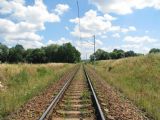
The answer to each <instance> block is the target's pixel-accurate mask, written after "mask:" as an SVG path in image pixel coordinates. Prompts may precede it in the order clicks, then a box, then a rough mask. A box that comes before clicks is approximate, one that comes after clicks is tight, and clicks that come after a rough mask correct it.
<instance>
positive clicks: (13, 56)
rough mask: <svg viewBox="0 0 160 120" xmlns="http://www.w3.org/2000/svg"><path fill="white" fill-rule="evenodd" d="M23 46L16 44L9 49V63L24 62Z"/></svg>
mask: <svg viewBox="0 0 160 120" xmlns="http://www.w3.org/2000/svg"><path fill="white" fill-rule="evenodd" d="M24 52H25V50H24V48H23V46H22V45H16V46H15V47H12V48H11V49H9V55H8V61H9V62H10V63H18V62H24Z"/></svg>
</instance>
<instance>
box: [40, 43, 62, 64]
mask: <svg viewBox="0 0 160 120" xmlns="http://www.w3.org/2000/svg"><path fill="white" fill-rule="evenodd" d="M59 47H60V46H59V45H56V44H52V45H49V46H47V47H44V48H43V49H44V51H45V53H46V61H47V62H58V57H57V56H58V54H57V53H58V48H59Z"/></svg>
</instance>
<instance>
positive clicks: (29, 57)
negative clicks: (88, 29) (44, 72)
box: [0, 43, 81, 63]
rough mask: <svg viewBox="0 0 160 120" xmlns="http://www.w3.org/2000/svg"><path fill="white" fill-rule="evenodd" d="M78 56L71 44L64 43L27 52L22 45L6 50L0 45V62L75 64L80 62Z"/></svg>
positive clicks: (78, 53) (5, 47)
mask: <svg viewBox="0 0 160 120" xmlns="http://www.w3.org/2000/svg"><path fill="white" fill-rule="evenodd" d="M80 55H81V54H80V52H79V51H78V50H77V49H76V48H75V47H74V46H72V44H71V43H65V44H63V45H61V46H59V45H56V44H52V45H49V46H47V47H42V48H36V49H27V50H25V49H24V48H23V46H22V45H16V46H15V47H12V48H10V49H8V48H7V46H5V45H2V44H1V43H0V62H9V63H19V62H28V63H48V62H67V63H76V62H79V61H80Z"/></svg>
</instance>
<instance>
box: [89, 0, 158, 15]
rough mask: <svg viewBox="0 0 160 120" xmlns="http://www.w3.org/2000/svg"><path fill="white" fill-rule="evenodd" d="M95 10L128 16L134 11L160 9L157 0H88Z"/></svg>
mask: <svg viewBox="0 0 160 120" xmlns="http://www.w3.org/2000/svg"><path fill="white" fill-rule="evenodd" d="M90 2H91V3H93V4H95V5H96V6H97V8H98V9H99V10H100V11H102V12H104V13H116V14H121V15H125V14H130V13H132V12H133V11H134V10H135V9H144V8H147V7H150V8H154V9H160V1H159V0H108V1H106V0H90Z"/></svg>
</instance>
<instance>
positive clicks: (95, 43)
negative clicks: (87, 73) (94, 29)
mask: <svg viewBox="0 0 160 120" xmlns="http://www.w3.org/2000/svg"><path fill="white" fill-rule="evenodd" d="M93 39H94V69H95V60H96V56H95V51H96V47H95V46H96V40H95V39H96V37H95V35H93Z"/></svg>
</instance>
